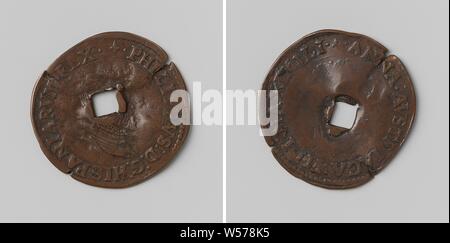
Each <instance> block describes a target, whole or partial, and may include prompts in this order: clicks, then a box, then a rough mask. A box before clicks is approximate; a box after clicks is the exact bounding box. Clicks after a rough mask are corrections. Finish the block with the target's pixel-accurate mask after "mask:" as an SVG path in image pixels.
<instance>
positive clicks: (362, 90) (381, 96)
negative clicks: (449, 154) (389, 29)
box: [263, 30, 416, 189]
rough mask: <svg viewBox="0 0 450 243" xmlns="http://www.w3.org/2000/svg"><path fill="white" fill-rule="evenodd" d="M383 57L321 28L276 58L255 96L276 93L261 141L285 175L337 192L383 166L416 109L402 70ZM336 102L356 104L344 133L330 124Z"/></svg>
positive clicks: (374, 45)
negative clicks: (272, 118) (274, 126)
mask: <svg viewBox="0 0 450 243" xmlns="http://www.w3.org/2000/svg"><path fill="white" fill-rule="evenodd" d="M386 53H387V49H386V48H385V47H384V46H382V45H381V44H379V43H378V42H376V41H374V40H373V39H371V38H369V37H367V36H363V35H360V34H354V33H347V32H343V31H337V30H323V31H318V32H315V33H312V34H310V35H308V36H306V37H304V38H302V39H300V40H299V41H297V42H296V43H294V44H293V45H291V46H290V47H289V48H288V49H287V50H286V51H284V52H283V54H282V55H281V56H280V57H279V58H278V60H277V61H276V62H275V64H274V65H273V67H272V69H271V70H270V72H269V74H268V76H267V78H266V80H265V82H264V84H263V90H277V91H278V96H279V103H278V111H279V112H278V114H279V115H278V116H279V119H278V120H279V122H278V132H277V133H276V135H274V136H266V137H265V139H266V141H267V143H268V144H269V146H271V147H272V153H273V155H274V156H275V158H276V159H277V160H278V161H279V163H280V164H281V165H282V166H283V167H284V168H285V169H286V170H287V171H288V172H290V173H291V174H292V175H294V176H296V177H298V178H301V179H303V180H305V181H307V182H309V183H311V184H314V185H317V186H321V187H325V188H331V189H345V188H352V187H356V186H359V185H362V184H364V183H366V182H368V181H369V180H371V179H372V178H373V177H374V175H375V174H377V173H378V172H380V171H381V170H382V169H383V168H385V167H386V165H387V164H388V163H389V161H390V160H391V159H392V158H393V157H394V155H395V154H396V153H397V151H398V150H399V149H400V147H401V145H402V144H403V142H404V141H405V138H406V136H407V134H408V132H409V131H410V129H411V126H412V123H413V120H414V114H415V110H416V98H415V95H414V88H413V84H412V82H411V79H410V77H409V75H408V73H407V71H406V69H405V67H404V66H403V64H402V63H401V62H400V60H399V59H398V58H397V57H396V56H393V55H389V56H386ZM265 102H267V104H269V101H268V100H266V101H265ZM336 102H345V103H348V104H350V105H357V107H358V108H357V112H356V118H355V121H354V124H353V126H352V127H350V128H343V127H338V126H335V125H332V124H331V118H332V116H333V112H334V108H335V105H336ZM267 109H269V107H268V108H267ZM263 113H264V114H266V113H267V114H268V113H269V110H266V111H265V112H263Z"/></svg>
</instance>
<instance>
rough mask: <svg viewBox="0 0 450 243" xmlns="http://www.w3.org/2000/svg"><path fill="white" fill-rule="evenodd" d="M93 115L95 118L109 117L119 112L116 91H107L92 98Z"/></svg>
mask: <svg viewBox="0 0 450 243" xmlns="http://www.w3.org/2000/svg"><path fill="white" fill-rule="evenodd" d="M92 103H93V107H94V114H95V116H96V117H99V116H105V115H109V114H111V113H115V112H118V111H119V104H118V101H117V97H116V90H107V91H103V92H100V93H97V94H94V95H93V96H92Z"/></svg>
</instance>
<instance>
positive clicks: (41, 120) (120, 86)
mask: <svg viewBox="0 0 450 243" xmlns="http://www.w3.org/2000/svg"><path fill="white" fill-rule="evenodd" d="M180 89H181V90H186V86H185V84H184V81H183V78H182V77H181V75H180V73H179V72H178V69H177V67H176V66H175V65H174V64H173V63H168V57H167V54H166V53H165V52H164V51H163V50H162V49H161V48H160V47H159V46H158V45H156V44H155V43H153V42H151V41H149V40H146V39H144V38H142V37H139V36H136V35H133V34H129V33H124V32H109V33H102V34H98V35H95V36H92V37H90V38H88V39H86V40H84V41H82V42H81V43H79V44H77V45H76V46H74V47H72V48H71V49H70V50H68V51H67V52H65V53H64V54H63V55H61V56H60V57H59V58H58V59H57V60H56V61H55V62H54V63H53V64H52V65H51V66H50V67H49V68H48V69H47V71H45V72H44V73H43V75H42V76H41V78H40V79H39V80H38V81H37V83H36V85H35V88H34V91H33V97H32V108H31V116H32V123H33V127H34V131H35V134H36V137H37V138H38V141H39V143H40V146H41V149H42V150H43V152H44V153H45V155H46V156H47V158H48V159H49V160H50V161H51V162H52V163H53V164H54V165H55V166H56V167H57V168H58V169H59V170H61V171H62V172H64V173H68V174H70V175H71V176H72V177H73V178H74V179H76V180H79V181H81V182H83V183H86V184H89V185H93V186H100V187H108V188H123V187H128V186H132V185H135V184H137V183H140V182H142V181H144V180H145V179H147V178H149V177H150V176H152V175H154V174H155V173H156V172H158V171H160V170H161V169H162V168H163V167H164V166H165V165H167V163H168V162H169V161H170V160H171V159H172V158H173V157H174V155H175V154H176V153H177V151H178V150H179V149H180V147H181V145H182V144H183V141H184V140H185V138H186V135H187V133H188V130H189V126H187V125H173V124H172V123H171V121H170V118H169V113H170V111H171V108H172V107H173V106H174V105H176V104H174V103H171V102H170V99H169V98H170V94H171V93H172V91H174V90H180ZM104 91H114V92H115V94H116V97H117V103H118V110H117V111H116V112H113V113H110V114H107V115H97V114H96V111H95V110H94V106H93V97H94V96H95V95H96V94H99V93H102V92H104Z"/></svg>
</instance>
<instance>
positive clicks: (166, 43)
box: [0, 0, 222, 222]
mask: <svg viewBox="0 0 450 243" xmlns="http://www.w3.org/2000/svg"><path fill="white" fill-rule="evenodd" d="M221 13H222V9H221V2H220V1H217V0H216V1H211V0H190V1H184V0H179V1H174V0H169V1H168V0H160V1H154V0H153V1H129V0H127V1H106V0H105V1H88V0H86V1H80V0H77V1H57V0H55V1H49V0H45V1H42V0H41V1H17V0H14V1H13V0H6V1H5V0H2V1H0V35H1V36H0V37H1V38H0V53H1V56H0V71H1V75H0V77H1V86H2V88H1V89H2V94H1V95H0V104H1V105H2V106H1V107H2V109H1V119H0V134H1V137H0V151H1V153H0V165H1V167H0V221H158V222H173V221H176V222H193V221H207V222H220V221H221V215H222V198H221V195H222V194H221V187H222V184H221V182H222V178H221V175H222V171H221V168H222V163H221V159H222V152H221V151H222V143H221V141H222V136H221V128H220V127H205V126H196V127H193V128H192V129H191V131H190V134H189V136H188V139H187V141H186V143H185V145H184V147H183V149H182V150H181V151H180V153H179V154H178V156H177V157H176V158H175V159H174V160H173V161H172V162H171V164H170V166H168V167H167V168H165V169H164V170H163V171H162V172H161V173H158V175H156V176H155V177H153V178H151V179H150V180H148V181H146V182H144V183H143V184H140V185H138V186H135V187H132V188H129V189H124V190H108V189H100V188H95V187H90V186H87V185H84V184H82V183H79V182H77V181H75V180H73V179H72V178H71V177H70V176H67V175H64V174H63V173H61V172H59V171H58V170H57V169H56V168H54V167H53V165H52V164H51V163H50V162H49V161H48V160H47V159H46V157H45V156H44V154H43V153H42V152H41V150H40V149H39V145H38V143H37V140H36V139H35V137H34V134H33V130H32V126H31V119H30V116H29V109H30V100H31V92H32V89H33V85H34V83H35V81H36V80H37V78H38V77H39V76H40V75H41V73H42V72H43V71H44V70H45V69H46V68H47V67H48V66H49V65H50V64H51V63H52V62H53V61H54V60H55V59H56V58H57V57H58V56H59V55H60V54H62V53H63V52H64V51H66V50H67V49H69V48H70V47H72V46H73V45H75V44H77V43H78V42H80V41H82V40H83V39H85V38H87V37H89V36H91V35H94V34H97V33H100V32H105V31H127V32H132V33H135V34H138V35H140V36H143V37H145V38H148V39H150V40H152V41H154V42H156V43H158V44H159V45H160V46H161V47H162V48H163V49H164V50H165V51H166V52H167V53H168V55H169V58H170V59H171V60H172V61H173V62H174V63H175V64H176V65H177V67H178V68H179V70H180V72H181V74H182V75H183V77H184V79H185V81H186V83H187V85H188V88H189V89H190V90H192V83H193V82H194V81H202V82H203V83H202V85H203V87H204V88H215V89H219V90H220V89H221V87H222V82H221V79H222V73H221V67H222V62H221V61H222V56H221V53H222V48H221V47H222V29H221V27H222V22H221V20H222V17H221Z"/></svg>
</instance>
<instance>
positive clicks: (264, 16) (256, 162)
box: [227, 0, 449, 222]
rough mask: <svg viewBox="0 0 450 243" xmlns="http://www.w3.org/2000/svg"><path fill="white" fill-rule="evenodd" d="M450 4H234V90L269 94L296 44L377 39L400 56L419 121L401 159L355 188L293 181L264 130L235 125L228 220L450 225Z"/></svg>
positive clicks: (355, 0) (413, 0) (439, 0)
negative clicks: (329, 38)
mask: <svg viewBox="0 0 450 243" xmlns="http://www.w3.org/2000/svg"><path fill="white" fill-rule="evenodd" d="M448 7H449V6H448V1H447V0H434V1H425V0H395V1H392V0H377V1H361V0H341V1H335V0H329V1H325V0H314V1H313V0H308V1H306V0H300V1H299V0H292V1H289V0H277V1H267V0H229V1H228V8H227V11H228V16H227V18H228V25H227V28H228V29H227V31H228V32H227V33H228V34H227V37H228V39H227V42H228V48H227V51H228V55H227V56H228V62H227V63H228V64H227V65H228V74H227V75H228V82H227V85H228V88H229V89H260V88H261V85H262V82H263V80H264V78H265V76H266V74H267V72H268V71H269V68H270V66H271V65H272V63H273V62H274V61H275V59H276V58H277V57H278V55H279V54H281V52H282V51H283V50H285V49H286V48H287V47H288V46H289V45H290V44H291V43H293V42H294V41H296V40H298V39H299V38H300V37H302V36H304V35H306V34H309V33H311V32H314V31H317V30H320V29H341V30H346V31H350V32H357V33H362V34H365V35H368V36H370V37H373V38H374V39H376V40H378V41H379V42H381V43H382V44H384V45H385V46H386V47H387V48H388V49H389V50H390V52H391V53H392V54H395V55H397V56H398V57H400V59H401V60H402V61H403V63H404V64H405V66H406V67H407V69H408V71H409V74H410V75H411V78H412V80H413V83H414V86H415V90H416V94H417V119H416V121H415V124H414V127H413V130H412V133H411V134H410V136H409V137H408V139H407V142H406V144H405V145H404V146H403V148H402V149H401V150H400V152H399V153H398V155H397V156H396V157H395V158H394V160H393V161H392V163H391V164H390V165H389V166H388V167H387V168H386V169H385V170H383V171H382V172H381V173H380V174H379V175H378V176H377V177H376V178H375V179H374V180H373V181H372V182H370V183H368V184H366V185H364V186H362V187H360V188H357V189H354V190H347V191H330V190H325V189H321V188H318V187H314V186H311V185H309V184H307V183H305V182H303V181H301V180H299V179H297V178H294V177H293V176H291V175H290V174H289V173H288V172H287V171H285V170H284V169H283V168H282V167H281V166H280V165H279V164H278V162H277V161H276V160H275V158H274V157H273V156H272V154H271V152H270V149H269V147H268V146H267V144H266V143H265V141H264V139H263V138H262V137H259V135H258V128H257V127H255V126H247V127H228V134H227V148H228V150H227V157H228V163H227V166H228V171H227V175H228V178H227V180H228V182H229V183H228V191H227V194H228V211H227V212H228V221H229V222H242V221H244V222H246V221H266V222H271V221H288V222H300V221H302V222H305V221H313V222H323V221H325V222H330V221H331V222H336V221H337V222H341V221H352V222H353V221H375V222H377V221H393V222H398V221H401V222H404V221H406V222H416V221H433V222H434V221H445V222H448V220H449V150H448V148H449V130H448V129H449V56H448V54H449V37H448V36H449V32H448V15H449V13H448Z"/></svg>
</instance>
